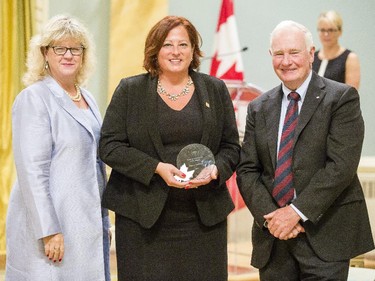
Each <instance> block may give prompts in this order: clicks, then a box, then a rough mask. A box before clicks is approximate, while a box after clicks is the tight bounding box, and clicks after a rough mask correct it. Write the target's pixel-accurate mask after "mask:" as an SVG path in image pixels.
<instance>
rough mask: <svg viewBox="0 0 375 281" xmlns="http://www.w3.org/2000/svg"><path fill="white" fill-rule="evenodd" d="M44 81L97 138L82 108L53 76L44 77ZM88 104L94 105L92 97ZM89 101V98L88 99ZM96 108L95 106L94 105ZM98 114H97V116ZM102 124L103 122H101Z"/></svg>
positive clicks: (59, 102) (63, 105)
mask: <svg viewBox="0 0 375 281" xmlns="http://www.w3.org/2000/svg"><path fill="white" fill-rule="evenodd" d="M44 83H45V84H46V85H47V87H48V88H49V89H50V91H51V93H52V94H53V95H54V96H55V97H56V101H57V103H58V104H59V105H60V106H61V107H62V108H63V109H64V110H65V111H66V112H67V113H68V114H70V115H71V116H72V117H73V118H74V119H75V120H76V121H77V122H78V123H80V124H81V125H82V126H83V127H84V128H85V129H86V130H87V131H89V133H90V134H91V136H92V138H93V139H95V137H94V133H93V131H92V129H91V126H90V124H89V123H88V121H87V120H86V118H85V117H84V115H83V114H82V112H81V111H80V109H79V108H78V107H77V106H76V105H75V104H74V103H73V102H72V101H71V100H70V99H69V97H68V95H66V94H65V93H64V90H63V89H62V88H61V86H60V85H59V84H58V83H57V82H56V81H55V80H54V79H53V78H52V77H46V78H45V79H44ZM86 97H87V95H86V94H84V98H85V99H86ZM88 100H89V102H88V104H89V105H90V107H91V105H92V103H93V102H92V101H91V99H88ZM86 101H87V100H86ZM93 108H95V106H93ZM97 114H98V113H96V114H95V116H96V118H98V117H97ZM100 124H101V123H100Z"/></svg>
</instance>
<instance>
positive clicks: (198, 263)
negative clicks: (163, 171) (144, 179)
mask: <svg viewBox="0 0 375 281" xmlns="http://www.w3.org/2000/svg"><path fill="white" fill-rule="evenodd" d="M115 224H116V255H117V271H118V281H169V280H171V281H172V280H173V281H175V280H177V281H195V280H196V281H227V280H228V270H227V267H228V265H227V261H228V258H227V222H226V220H225V221H223V222H221V223H219V224H217V225H214V226H212V227H207V226H205V225H203V224H202V223H201V222H200V220H199V214H198V212H197V208H196V205H195V201H194V198H193V195H192V192H191V191H189V190H179V189H171V193H170V196H169V198H168V201H167V204H166V206H165V208H164V210H163V213H162V215H161V217H160V218H159V220H158V221H157V223H156V224H155V225H154V226H153V227H152V228H151V229H145V228H142V227H141V226H140V225H139V224H138V223H136V222H134V221H132V220H130V219H128V218H126V217H124V216H121V215H118V214H116V223H115Z"/></svg>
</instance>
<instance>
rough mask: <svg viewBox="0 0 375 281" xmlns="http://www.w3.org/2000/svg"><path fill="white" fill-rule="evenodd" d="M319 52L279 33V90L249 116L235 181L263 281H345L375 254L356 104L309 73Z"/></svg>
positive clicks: (300, 35) (308, 39) (350, 94)
mask: <svg viewBox="0 0 375 281" xmlns="http://www.w3.org/2000/svg"><path fill="white" fill-rule="evenodd" d="M314 51H315V48H314V45H313V41H312V35H311V33H310V31H308V30H307V29H306V28H305V27H304V26H302V25H300V24H298V23H296V22H293V21H284V22H281V23H280V24H279V25H277V26H276V27H275V29H274V30H273V32H272V33H271V45H270V54H271V56H272V64H273V68H274V71H275V73H276V75H277V76H278V77H279V79H280V80H281V81H282V84H281V85H279V86H277V87H275V88H273V89H271V90H270V91H268V92H266V93H264V94H262V95H261V96H260V97H258V98H257V99H255V100H253V101H252V102H251V103H250V104H249V106H248V115H247V122H246V131H245V136H244V142H243V146H242V150H241V160H240V164H239V166H238V170H237V180H238V185H239V188H240V191H241V194H242V196H243V198H244V200H245V203H246V205H247V206H248V208H249V209H250V211H251V213H252V215H253V217H254V224H253V230H252V243H253V253H252V261H251V263H252V265H253V266H255V267H257V268H259V274H260V279H261V280H267V281H270V280H275V281H276V280H277V281H280V280H288V281H292V280H296V281H297V280H347V277H348V270H349V260H350V259H351V258H352V257H355V256H357V255H359V254H362V253H364V252H367V251H370V250H372V249H374V242H373V238H372V234H371V228H370V223H369V217H368V213H367V208H366V202H365V199H364V195H363V191H362V188H361V185H360V182H359V179H358V175H357V168H358V163H359V160H360V156H361V149H362V143H363V136H364V124H363V118H362V115H361V109H360V104H359V95H358V92H357V91H356V89H355V88H353V87H350V86H348V85H345V84H342V83H338V82H335V81H332V80H329V79H326V78H323V77H320V76H318V75H317V74H316V73H315V72H313V71H311V64H312V62H313V60H314ZM289 104H290V105H294V107H293V108H294V109H295V110H291V108H289V109H288V107H289ZM295 106H297V107H298V108H296V107H295ZM284 120H285V121H286V122H285V124H284ZM284 127H288V130H284V129H283V128H284Z"/></svg>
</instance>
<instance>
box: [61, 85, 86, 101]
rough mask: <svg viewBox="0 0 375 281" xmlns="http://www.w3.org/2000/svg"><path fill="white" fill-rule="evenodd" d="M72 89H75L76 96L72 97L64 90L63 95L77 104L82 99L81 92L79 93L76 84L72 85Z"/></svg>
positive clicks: (79, 90)
mask: <svg viewBox="0 0 375 281" xmlns="http://www.w3.org/2000/svg"><path fill="white" fill-rule="evenodd" d="M74 87H75V88H76V91H77V94H75V95H74V96H72V95H71V94H69V93H68V92H67V91H65V90H64V92H65V94H67V95H68V96H69V98H70V99H71V100H72V101H76V102H79V101H80V100H81V99H82V92H81V89H80V88H79V86H78V85H77V84H74Z"/></svg>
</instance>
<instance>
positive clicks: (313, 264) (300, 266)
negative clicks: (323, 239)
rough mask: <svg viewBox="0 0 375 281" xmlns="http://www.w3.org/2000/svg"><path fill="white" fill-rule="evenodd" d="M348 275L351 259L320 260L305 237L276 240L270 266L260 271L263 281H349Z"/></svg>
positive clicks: (301, 235)
mask: <svg viewBox="0 0 375 281" xmlns="http://www.w3.org/2000/svg"><path fill="white" fill-rule="evenodd" d="M348 273H349V260H343V261H338V262H327V261H323V260H321V259H320V258H319V257H318V256H317V255H316V254H315V252H314V251H313V249H312V248H311V246H310V243H309V242H308V240H307V238H306V235H305V234H300V235H299V236H298V237H297V238H294V239H290V240H285V241H284V240H276V241H275V243H274V246H273V249H272V253H271V258H270V260H269V262H268V264H267V265H266V266H265V267H263V268H261V269H259V276H260V280H261V281H284V280H285V281H346V280H347V279H348Z"/></svg>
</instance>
